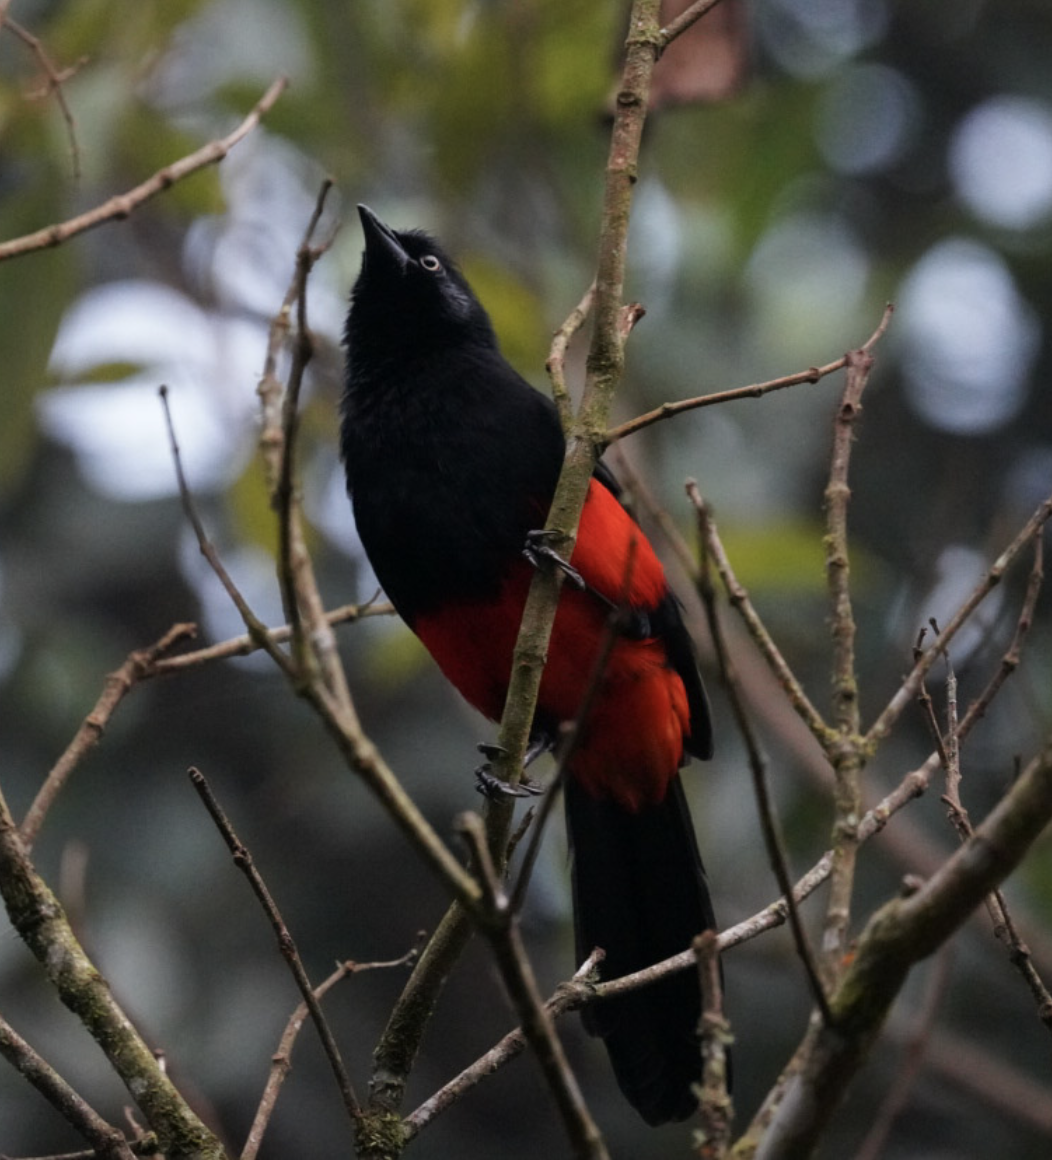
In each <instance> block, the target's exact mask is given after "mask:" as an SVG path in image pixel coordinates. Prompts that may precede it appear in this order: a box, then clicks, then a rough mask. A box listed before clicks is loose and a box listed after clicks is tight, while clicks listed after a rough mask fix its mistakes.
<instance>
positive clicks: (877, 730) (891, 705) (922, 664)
mask: <svg viewBox="0 0 1052 1160" xmlns="http://www.w3.org/2000/svg"><path fill="white" fill-rule="evenodd" d="M1050 518H1052V496H1049V498H1048V499H1046V500H1044V501H1043V502H1042V503H1041V504H1040V505H1038V507H1037V509H1036V510H1035V511H1034V514H1033V515H1032V516H1031V517H1030V519H1029V520H1027V522H1026V524H1025V525H1024V526H1023V527H1022V528H1021V529H1020V531H1019V532H1018V534H1017V535H1016V537H1015V539H1014V540H1012V542H1011V543H1010V544H1009V545H1008V547H1007V548H1005V550H1004V551H1003V552H1002V553H1001V554H1000V556H998V557H997V559H996V560H995V561H994V562H993V564H992V565H991V566H990V569H989V571H988V572H987V573H986V575H985V576H984V577H983V578H982V580H980V581H979V583H978V584H977V585H976V586H975V588H974V589H973V590H972V592H971V594H970V595H969V596H968V597H967V598H966V599H965V601H964V602H963V603H962V604H961V605H960V607H959V608H958V609H957V611H956V612H955V613H954V614H953V616H952V617H950V619H949V621H948V622H947V623H946V624H944V625H943V627H942V632H941V633H940V634H939V639H938V641H936V643H935V646H934V647H933V648H930V649H928V650H927V651H926V652H925V653H924V654H923V656H921V657H920V658H919V659H918V660H917V662H916V663H915V664H914V666H913V668H912V669H911V670H910V672H909V673H908V674H907V676H906V678H905V680H904V681H903V682H902V684H901V685H900V686H899V688H898V690H897V692H896V693H895V695H894V696H893V697H892V698H891V700H890V701H889V702H888V704H887V706H886V707H885V709H884V711H883V712H882V713H881V714H880V716H879V717H878V718H877V719H876V721H874V722H873V724H872V725H871V726H870V728H869V732H868V733H867V734H866V744H867V746H874V745H876V744H877V743H878V742H880V741H882V740H883V739H884V738H885V737H886V736H887V735H888V733H889V732H890V731H891V728H892V726H893V725H894V724H895V722H896V721H897V720H898V719H899V717H900V716H901V714H902V713H903V711H904V710H905V709H906V708H907V706H908V705H909V704H910V702H911V701H912V700H913V698H914V697H916V695H917V690H918V688H919V687H920V683H921V681H923V680H924V677H925V675H926V674H927V672H928V670H929V669H930V668H931V666H932V665H933V664H934V663H935V662H936V660H937V659H938V658H939V656H940V655H941V653H942V652H944V651H945V649H946V648H947V646H948V645H949V643H950V641H951V640H953V638H954V637H955V636H956V635H957V632H958V631H959V630H960V628H961V626H962V625H963V624H965V622H966V621H967V620H968V618H969V617H970V616H971V615H972V613H973V612H974V611H975V609H976V608H977V607H978V606H979V605H980V604H981V603H982V601H983V600H984V599H985V598H986V597H987V596H988V595H989V594H990V592H992V591H993V589H994V588H996V587H997V585H998V584H1000V582H1001V580H1002V578H1003V577H1004V574H1005V573H1006V572H1007V571H1008V569H1009V568H1010V567H1011V566H1012V564H1014V563H1015V561H1016V559H1017V558H1018V557H1019V555H1020V553H1021V552H1022V551H1023V550H1024V549H1025V548H1026V547H1027V545H1029V544H1030V543H1032V542H1033V541H1034V540H1035V539H1037V537H1038V535H1039V534H1040V532H1041V529H1042V528H1043V527H1044V526H1045V524H1046V523H1047V522H1048V520H1049V519H1050ZM962 724H963V722H962Z"/></svg>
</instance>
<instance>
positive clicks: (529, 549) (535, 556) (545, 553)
mask: <svg viewBox="0 0 1052 1160" xmlns="http://www.w3.org/2000/svg"><path fill="white" fill-rule="evenodd" d="M552 535H553V533H552V532H549V531H548V530H547V529H545V528H538V529H536V530H535V531H532V532H527V533H526V544H525V546H524V547H523V549H522V554H523V555H524V556H525V557H526V559H527V560H529V562H530V563H531V564H532V565H533V566H534V568H539V567H540V566H541V561H542V560H547V562H548V563H549V564H551V565H552V566H553V567H555V568H558V569H559V571H560V572H562V573H563V574H564V575H565V576H566V579H567V580H569V581H570V583H571V584H572V585H573V586H574V587H575V588H580V589H581V591H582V592H583V591H584V590H585V589H586V588H587V587H588V585H587V584H586V583H585V579H584V577H583V576H582V575H581V573H580V572H578V571H577V569H576V568H575V567H574V566H573V565H572V564H571V563H570V562H569V561H568V560H564V559H563V558H562V556H560V555H559V553H558V552H557V551H556V550H555V549H554V548H552V547H550V546H549V545H548V544H546V543H545V540H548V539H551V537H552Z"/></svg>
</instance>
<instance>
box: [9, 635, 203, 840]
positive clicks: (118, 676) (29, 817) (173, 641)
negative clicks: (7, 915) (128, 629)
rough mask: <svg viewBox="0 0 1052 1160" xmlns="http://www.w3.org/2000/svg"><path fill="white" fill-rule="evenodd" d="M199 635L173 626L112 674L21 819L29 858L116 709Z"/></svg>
mask: <svg viewBox="0 0 1052 1160" xmlns="http://www.w3.org/2000/svg"><path fill="white" fill-rule="evenodd" d="M195 632H196V627H195V626H194V625H192V624H176V625H173V626H172V627H171V628H170V629H169V630H168V631H167V632H166V633H165V634H164V636H162V637H161V639H160V640H158V641H157V642H156V643H154V644H152V645H150V647H149V648H145V649H137V650H136V651H135V652H132V653H129V654H128V657H127V659H126V660H125V662H124V664H123V665H121V667H120V668H119V669H117V670H116V671H115V672H112V673H110V674H109V676H108V677H107V678H106V681H105V683H104V685H103V690H102V694H101V695H100V697H99V699H98V701H96V702H95V707H94V708H93V709H92V710H91V712H90V713H89V714H88V715H87V717H85V718H84V720H83V722H82V723H81V726H80V728H79V729H78V730H77V733H76V736H75V737H74V738H73V740H72V741H71V742H70V743H69V745H68V746H67V747H66V751H65V753H63V754H62V756H61V757H60V758H59V759H58V761H57V762H56V763H55V765H54V766H53V767H52V769H51V771H50V772H49V773H48V775H47V777H46V778H45V779H44V784H43V785H42V786H41V787H40V789H39V791H38V792H37V795H36V797H35V798H34V799H33V803H32V805H31V806H30V807H29V809H28V811H27V812H26V816H25V817H24V818H23V819H22V825H21V826H20V827H19V829H20V832H21V835H22V842H23V843H24V845H25V850H26V853H27V854H28V853H29V852H30V851H31V850H32V848H33V843H34V842H35V841H36V839H37V835H38V834H39V833H40V827H41V826H42V825H43V824H44V818H45V817H46V816H47V812H48V810H49V809H50V808H51V806H52V805H53V804H54V801H55V799H56V798H57V797H58V795H59V793H60V792H61V790H62V787H63V786H64V785H65V784H66V781H67V780H68V779H69V776H70V774H72V772H73V770H74V769H76V767H77V766H78V765H79V764H80V762H81V761H82V760H83V758H84V757H85V755H86V754H88V753H89V752H90V751H91V750H92V749H93V748H94V747H95V746H96V745H97V744H98V743H99V740H100V739H101V737H102V734H103V731H104V730H105V728H106V726H107V725H108V724H109V721H110V718H111V717H112V716H113V714H114V713H115V712H116V710H117V706H118V705H120V703H121V701H123V700H124V698H125V696H127V694H128V693H130V692H131V690H132V689H133V688H134V687H135V685H136V684H137V683H138V682H139V681H141V680H143V679H144V678H145V677H147V676H149V675H150V673H151V670H152V669H153V666H154V665H155V664H156V663H157V661H158V660H160V658H161V657H163V656H164V654H165V653H167V652H170V651H171V650H172V649H173V648H175V647H176V645H178V644H180V643H181V642H182V641H184V640H187V639H189V638H190V637H192V636H193V635H194V634H195Z"/></svg>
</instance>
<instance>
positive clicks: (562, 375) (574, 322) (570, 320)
mask: <svg viewBox="0 0 1052 1160" xmlns="http://www.w3.org/2000/svg"><path fill="white" fill-rule="evenodd" d="M594 298H595V282H593V283H592V284H591V286H589V287H588V289H587V290H586V291H585V292H584V296H583V297H582V299H581V301H580V302H578V304H577V305H576V306H575V307H574V308H573V310H571V311H570V313H569V315H568V316H567V318H566V321H565V322H564V323H563V324H562V326H560V327H559V329H558V330H557V331H556V332H555V334H554V335H553V336H552V344H551V348H550V349H549V353H548V361H547V362H546V363H545V369H546V370H547V371H548V377H549V379H550V380H551V384H552V398H553V399H554V400H555V405H556V406H557V407H558V408H559V418H560V419H561V420H562V425H563V430H564V431H566V430H569V428H570V424H571V422H572V421H573V408H572V404H571V400H570V390H569V388H568V387H567V385H566V351H567V348H568V347H569V345H570V341H571V340H572V338H573V336H574V335H575V334H576V333H577V332H578V331H579V330H580V329H581V327H582V326H583V325H584V323H585V319H586V318H587V317H588V315H589V313H590V311H591V309H592V300H593V299H594Z"/></svg>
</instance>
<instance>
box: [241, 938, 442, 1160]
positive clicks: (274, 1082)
mask: <svg viewBox="0 0 1052 1160" xmlns="http://www.w3.org/2000/svg"><path fill="white" fill-rule="evenodd" d="M419 954H420V948H419V946H416V947H414V948H413V949H412V950H411V951H408V952H407V953H406V954H404V955H403V956H402V957H401V958H400V959H394V960H392V961H391V962H386V963H356V962H354V961H353V960H350V959H348V960H347V961H346V962H343V963H340V965H339V966H338V967H337V968H336V970H335V971H333V973H332V974H331V975H330V976H329V977H328V978H327V979H325V980H324V981H323V982H321V983H319V984H318V986H317V987H315V988H314V992H313V993H314V998H315V999H317V1000H321V999H322V998H323V997H324V996H325V995H326V994H327V993H328V992H329V991H331V990H332V988H333V987H335V986H336V984H337V983H338V982H340V980H341V979H346V978H347V977H348V975H356V974H359V973H360V972H362V971H375V970H384V969H391V968H393V967H405V966H409V965H410V964H411V963H412V962H414V960H415V959H416V958H417V957H418V956H419ZM308 1013H309V1008H308V1007H307V1004H306V1003H300V1005H299V1006H298V1007H297V1008H296V1010H295V1011H293V1013H292V1015H291V1017H290V1018H289V1021H288V1024H287V1025H286V1027H285V1031H284V1033H283V1034H282V1036H281V1041H280V1043H279V1044H278V1048H277V1051H275V1052H274V1054H273V1056H271V1060H270V1075H269V1076H268V1077H267V1084H266V1087H265V1088H264V1090H263V1095H262V1097H261V1098H260V1101H259V1107H258V1108H257V1109H256V1115H255V1118H254V1119H253V1121H252V1127H251V1128H250V1129H249V1132H248V1136H247V1137H246V1138H245V1145H244V1147H243V1148H242V1149H241V1160H255V1158H256V1156H257V1154H258V1153H259V1149H260V1145H261V1144H262V1143H263V1136H264V1133H265V1132H266V1130H267V1126H268V1125H269V1123H270V1119H271V1116H272V1115H273V1113H274V1108H275V1107H276V1106H277V1100H278V1095H279V1093H280V1092H281V1087H282V1085H283V1084H284V1082H285V1079H286V1077H287V1076H288V1074H289V1071H290V1069H291V1067H292V1048H293V1046H294V1045H295V1043H296V1039H297V1037H298V1036H299V1033H300V1031H301V1029H302V1027H303V1024H304V1023H305V1022H306V1019H307V1015H308Z"/></svg>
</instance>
